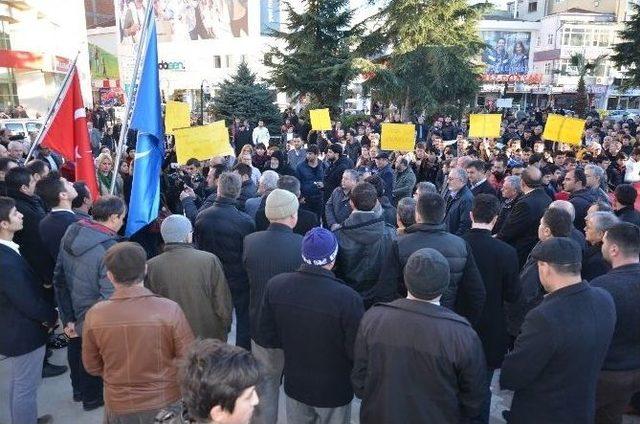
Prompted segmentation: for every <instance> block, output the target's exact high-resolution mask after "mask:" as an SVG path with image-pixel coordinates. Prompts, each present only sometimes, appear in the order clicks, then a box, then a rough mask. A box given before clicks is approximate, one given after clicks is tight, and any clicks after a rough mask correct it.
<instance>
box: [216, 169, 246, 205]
mask: <svg viewBox="0 0 640 424" xmlns="http://www.w3.org/2000/svg"><path fill="white" fill-rule="evenodd" d="M241 190H242V180H241V179H240V175H238V174H237V173H235V172H223V173H222V174H221V175H220V178H219V179H218V196H219V197H226V198H227V199H232V200H236V199H237V198H238V197H239V196H240V191H241Z"/></svg>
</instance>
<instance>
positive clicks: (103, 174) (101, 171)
mask: <svg viewBox="0 0 640 424" xmlns="http://www.w3.org/2000/svg"><path fill="white" fill-rule="evenodd" d="M96 176H97V177H96V179H97V181H98V190H99V191H100V195H101V196H105V195H108V194H111V184H112V181H113V179H114V178H115V179H116V184H115V188H114V191H113V195H115V196H122V195H123V188H124V182H123V181H122V177H121V176H120V174H119V173H118V172H114V169H113V158H112V157H111V154H110V153H100V155H98V157H97V158H96Z"/></svg>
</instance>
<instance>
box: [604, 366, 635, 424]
mask: <svg viewBox="0 0 640 424" xmlns="http://www.w3.org/2000/svg"><path fill="white" fill-rule="evenodd" d="M636 392H640V369H637V370H629V371H606V370H602V371H600V376H599V377H598V386H597V389H596V423H597V424H618V423H621V422H622V413H623V412H624V409H625V407H626V406H627V405H628V404H629V401H630V400H631V397H632V396H633V394H634V393H636Z"/></svg>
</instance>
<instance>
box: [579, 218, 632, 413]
mask: <svg viewBox="0 0 640 424" xmlns="http://www.w3.org/2000/svg"><path fill="white" fill-rule="evenodd" d="M602 255H603V257H604V259H605V260H606V261H607V262H608V263H609V264H610V265H611V267H612V269H611V270H610V271H609V272H608V273H606V274H605V275H602V276H600V277H598V278H595V279H593V280H592V281H591V286H592V287H600V288H602V289H604V290H606V291H607V292H608V293H609V294H610V295H611V296H612V297H613V302H614V303H615V306H616V326H615V330H614V332H613V339H612V340H611V345H610V346H609V351H608V353H607V356H606V358H605V360H604V364H603V366H602V371H601V372H600V376H599V378H598V386H597V392H596V422H597V423H603V424H606V423H619V422H621V421H622V413H623V411H624V409H625V407H626V406H627V405H628V403H629V400H630V399H631V396H632V395H633V394H634V393H637V392H639V391H640V379H638V375H639V374H640V335H639V334H638V331H637V325H636V324H637V323H638V322H639V320H640V309H638V302H639V301H640V287H639V286H640V280H638V275H640V274H639V272H640V262H639V260H638V257H639V255H640V230H639V229H638V227H636V226H635V225H633V224H630V223H628V222H622V223H618V224H615V225H613V226H612V227H610V228H609V229H608V230H607V231H606V232H605V235H604V238H603V244H602Z"/></svg>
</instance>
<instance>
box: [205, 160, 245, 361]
mask: <svg viewBox="0 0 640 424" xmlns="http://www.w3.org/2000/svg"><path fill="white" fill-rule="evenodd" d="M241 188H242V180H241V179H240V176H239V175H238V174H236V173H233V172H223V173H222V174H221V175H220V179H219V181H218V188H217V198H216V200H215V202H214V203H213V206H211V207H209V208H207V209H205V210H203V211H202V212H199V213H198V216H197V217H196V223H195V226H194V241H195V244H196V246H197V248H198V249H200V250H204V251H206V252H210V253H213V254H214V255H215V256H216V257H218V258H219V259H220V261H221V262H222V267H223V269H224V274H225V276H226V278H227V283H228V284H229V288H230V290H231V298H232V300H233V308H234V309H235V312H236V318H237V320H238V321H237V327H236V345H237V346H240V347H243V348H245V349H247V350H249V349H251V342H250V335H249V283H248V281H247V273H246V271H245V269H244V268H243V266H242V242H243V239H244V237H245V236H246V235H247V234H251V233H252V232H254V231H255V223H254V222H253V220H252V219H251V217H249V215H247V214H245V213H244V212H240V211H239V210H238V208H237V207H236V200H237V199H238V196H240V191H241Z"/></svg>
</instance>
